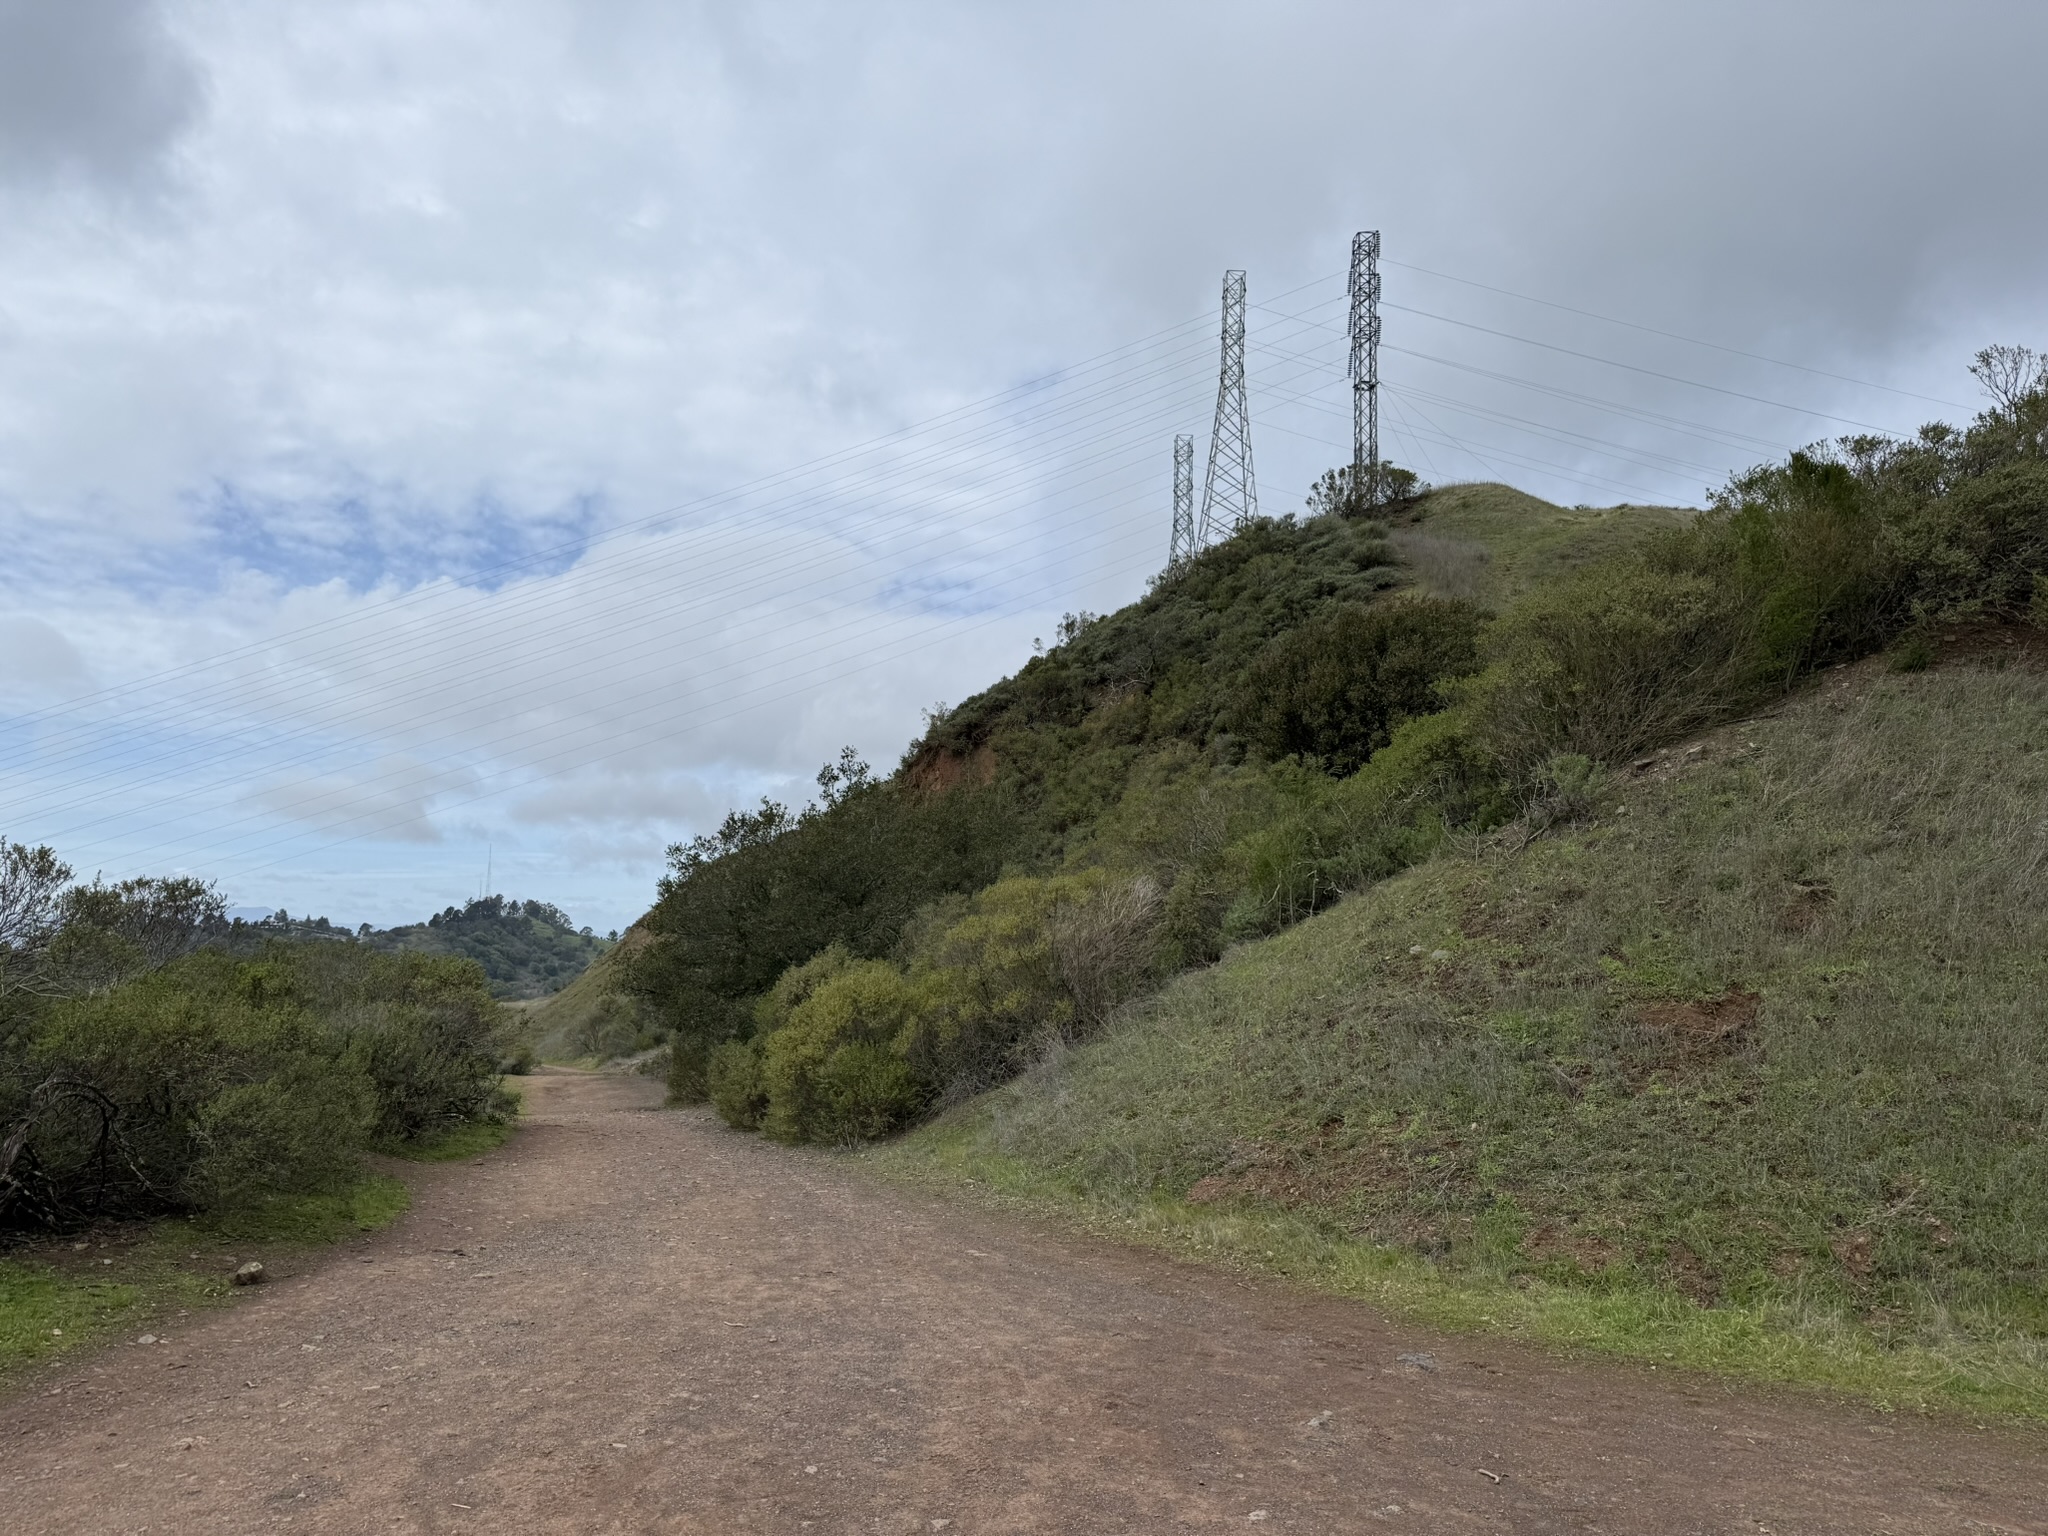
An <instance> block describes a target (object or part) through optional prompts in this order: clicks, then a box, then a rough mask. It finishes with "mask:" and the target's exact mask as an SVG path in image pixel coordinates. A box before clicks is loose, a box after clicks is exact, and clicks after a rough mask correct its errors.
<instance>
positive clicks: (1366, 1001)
mask: <svg viewBox="0 0 2048 1536" xmlns="http://www.w3.org/2000/svg"><path fill="white" fill-rule="evenodd" d="M1623 779H1624V782H1622V783H1619V784H1614V785H1610V786H1609V787H1608V788H1607V789H1606V790H1604V791H1603V792H1602V794H1601V795H1600V796H1599V800H1598V805H1597V808H1596V809H1595V811H1594V812H1593V815H1592V818H1591V820H1590V821H1589V822H1588V823H1587V824H1584V825H1579V826H1574V827H1565V828H1558V829H1554V830H1553V831H1552V832H1551V833H1549V834H1548V835H1546V836H1544V837H1542V838H1540V839H1537V840H1535V841H1533V842H1530V841H1526V840H1525V837H1526V834H1523V833H1516V832H1510V833H1509V834H1505V835H1500V836H1496V837H1493V838H1490V839H1487V840H1485V841H1483V842H1479V843H1475V844H1471V845H1468V846H1464V847H1460V848H1458V849H1456V850H1455V851H1453V852H1452V853H1449V854H1447V855H1444V856H1440V857H1439V858H1437V859H1435V860H1433V861H1431V862H1430V863H1428V864H1426V865H1423V866H1420V867H1418V868H1416V869H1414V870H1411V871H1409V872H1408V873H1407V874H1405V875H1402V876H1399V877H1397V878H1395V879H1393V880H1391V881H1388V882H1386V883H1385V884H1383V885H1381V886H1379V887H1376V888H1374V889H1373V890H1371V891H1369V892H1366V893H1364V894H1362V895H1359V896H1356V897H1353V898H1351V899H1349V900H1347V901H1345V902H1343V903H1341V904H1339V905H1338V906H1337V907H1336V908H1334V909H1332V910H1330V911H1329V912H1326V913H1324V914H1323V915H1321V916H1319V917H1317V918H1314V919H1312V920H1310V921H1309V922H1306V923H1304V924H1302V925H1300V926H1299V927H1297V928H1294V929H1292V930H1290V931H1288V932H1286V933H1283V934H1280V935H1278V936H1276V937H1274V938H1272V939H1269V940H1265V941H1263V942H1260V943H1257V944H1251V945H1245V946H1242V947H1240V948H1239V949H1237V950H1235V951H1233V952H1232V953H1231V954H1230V955H1229V956H1227V957H1226V958H1225V960H1224V961H1223V962H1222V963H1221V964H1219V965H1217V966H1214V967H1212V968H1210V969H1208V970H1206V971H1202V972H1198V973H1194V974H1190V975H1187V976H1184V977H1182V978H1181V979H1180V980H1179V981H1177V982H1175V983H1174V984H1173V985H1171V986H1170V987H1169V988H1168V989H1167V990H1166V991H1165V992H1164V993H1162V994H1161V995H1160V996H1159V997H1158V998H1156V999H1154V1000H1153V1001H1152V1002H1151V1003H1150V1004H1149V1005H1148V1006H1146V1007H1144V1008H1142V1009H1140V1010H1138V1011H1137V1012H1136V1013H1135V1014H1133V1015H1132V1016H1130V1017H1128V1018H1127V1019H1126V1020H1125V1021H1124V1022H1122V1023H1121V1024H1120V1025H1119V1026H1117V1027H1116V1028H1115V1029H1113V1030H1112V1031H1111V1032H1110V1033H1109V1034H1107V1035H1106V1036H1104V1037H1103V1038H1101V1039H1099V1040H1097V1041H1096V1042H1094V1043H1092V1044H1090V1045H1087V1046H1085V1047H1083V1048H1080V1049H1078V1050H1074V1051H1070V1052H1067V1053H1065V1054H1064V1055H1062V1056H1060V1057H1058V1058H1057V1059H1054V1060H1049V1061H1048V1062H1047V1063H1046V1064H1045V1065H1043V1066H1042V1067H1040V1068H1039V1069H1037V1070H1036V1071H1034V1072H1032V1073H1030V1074H1028V1075H1027V1076H1026V1077H1025V1078H1023V1079H1021V1080H1019V1081H1018V1082H1016V1083H1013V1084H1012V1085H1010V1086H1009V1087H1007V1088H1004V1089H1001V1090H998V1091H997V1092H995V1093H993V1094H991V1095H988V1096H987V1097H986V1098H984V1099H983V1100H981V1101H979V1102H978V1103H977V1104H976V1105H975V1106H973V1107H972V1109H971V1111H970V1112H967V1113H963V1114H958V1115H955V1116H953V1117H949V1118H948V1119H946V1120H943V1121H941V1122H939V1123H938V1124H936V1125H934V1126H932V1127H929V1128H927V1129H925V1130H923V1131H920V1132H918V1133H915V1134H913V1135H912V1136H911V1137H909V1138H907V1139H906V1140H905V1141H903V1142H902V1143H899V1144H897V1145H895V1146H893V1147H891V1148H888V1149H886V1150H885V1151H883V1152H881V1153H879V1154H877V1165H878V1166H880V1167H883V1168H888V1169H895V1170H897V1171H900V1172H904V1173H907V1174H914V1175H918V1176H928V1177H937V1178H942V1179H946V1180H951V1181H956V1182H957V1181H958V1180H960V1179H973V1180H976V1181H978V1183H977V1187H980V1188H985V1189H986V1188H992V1189H997V1190H1002V1191H1008V1192H1009V1193H1010V1194H1013V1195H1015V1196H1016V1197H1017V1198H1021V1199H1026V1200H1027V1201H1032V1202H1038V1203H1040V1204H1049V1205H1050V1206H1053V1207H1058V1208H1061V1209H1065V1210H1068V1211H1069V1212H1074V1213H1081V1214H1084V1215H1086V1216H1087V1218H1088V1219H1090V1220H1096V1221H1100V1222H1103V1223H1106V1224H1108V1225H1110V1226H1113V1227H1116V1228H1117V1229H1119V1230H1124V1231H1127V1232H1130V1233H1132V1234H1136V1235H1141V1236H1144V1237H1146V1238H1148V1239H1149V1240H1155V1241H1159V1242H1162V1243H1166V1244H1168V1245H1170V1246H1173V1247H1175V1248H1178V1249H1182V1250H1186V1251H1193V1252H1213V1253H1216V1254H1219V1255H1227V1256H1230V1257H1232V1258H1233V1259H1236V1260H1240V1261H1246V1262H1253V1263H1258V1264H1264V1265H1269V1266H1271V1267H1274V1268H1277V1269H1280V1270H1283V1271H1285V1272H1287V1273H1290V1274H1296V1275H1299V1276H1300V1277H1301V1278H1303V1279H1306V1280H1309V1281H1311V1282H1313V1283H1317V1284H1323V1285H1327V1286H1330V1287H1332V1288H1335V1289H1338V1290H1341V1291H1344V1292H1346V1293H1348V1294H1356V1295H1362V1296H1367V1297H1370V1298H1372V1299H1374V1300H1375V1301H1378V1302H1380V1303H1381V1304H1384V1305H1387V1306H1390V1307H1393V1308H1395V1309H1397V1310H1400V1311H1403V1312H1406V1313H1408V1314H1410V1315H1413V1316H1417V1317H1421V1318H1424V1319H1426V1320H1429V1321H1432V1322H1437V1323H1441V1324H1445V1325H1447V1326H1455V1327H1474V1328H1482V1329H1490V1330H1497V1331H1500V1332H1504V1333H1511V1334H1517V1335H1520V1336H1525V1337H1528V1338H1531V1339H1534V1340H1538V1341H1541V1342H1545V1343H1550V1344H1556V1345H1563V1346H1569V1347H1572V1348H1575V1349H1585V1350H1591V1351H1598V1352H1609V1353H1618V1354H1624V1355H1631V1356H1635V1357H1639V1358H1645V1359H1648V1360H1650V1361H1652V1362H1653V1363H1654V1362H1662V1361H1670V1362H1672V1363H1674V1364H1681V1365H1688V1366H1700V1367H1705V1368H1710V1369H1716V1370H1723V1371H1730V1372H1734V1373H1737V1374H1740V1375H1745V1376H1752V1377H1758V1378H1765V1379H1771V1380H1784V1381H1806V1382H1812V1383H1818V1384H1822V1385H1826V1386H1829V1387H1832V1388H1835V1389H1839V1390H1842V1391H1847V1392H1852V1393H1855V1394H1857V1395H1859V1396H1863V1397H1866V1398H1869V1399H1872V1400H1874V1401H1879V1402H1885V1403H1891V1404H1896V1405H1901V1406H1915V1407H1925V1408H1942V1407H1947V1408H1954V1409H1959V1410H1965V1411H1968V1412H1972V1413H1979V1414H1999V1415H2011V1416H2019V1417H2026V1418H2035V1419H2048V1028H2044V1026H2043V1023H2042V1020H2041V1014H2040V1006H2039V1001H2038V1000H2039V999H2040V998H2041V997H2043V996H2048V823H2044V821H2043V813H2042V806H2043V805H2044V804H2048V678H2044V677H2043V675H2042V674H2040V673H2039V672H2034V671H2028V670H2023V669H2010V670H2003V671H2001V670H1994V669H1991V668H1988V667H1980V666H1947V667H1937V668H1935V669H1934V670H1931V671H1926V672H1920V673H1913V674H1903V675H1901V674H1890V673H1886V672H1885V671H1884V670H1883V669H1882V667H1881V665H1878V666H1872V667H1868V668H1863V669H1858V670H1857V671H1856V672H1854V673H1847V672H1844V673H1835V674H1830V675H1829V676H1827V677H1825V678H1824V679H1823V680H1822V681H1821V683H1820V684H1819V685H1818V686H1817V687H1816V688H1815V689H1814V690H1812V691H1810V692H1809V693H1808V694H1806V695H1805V696H1803V697H1801V698H1799V699H1796V700H1794V701H1791V702H1790V703H1788V704H1787V705H1786V706H1785V707H1784V708H1783V709H1782V710H1780V711H1778V712H1776V713H1775V715H1774V716H1773V717H1771V718H1766V719H1758V720H1753V721H1748V722H1743V723H1742V724H1741V725H1738V726H1736V727H1733V728H1731V729H1728V730H1725V731H1722V732H1719V733H1717V734H1716V735H1715V736H1714V737H1712V738H1711V739H1710V740H1709V741H1708V742H1707V743H1705V747H1704V750H1703V751H1702V752H1701V753H1700V754H1698V755H1697V756H1692V757H1688V756H1687V755H1686V754H1685V753H1684V752H1682V751H1681V752H1674V753H1672V754H1670V755H1669V756H1667V757H1666V758H1664V759H1662V760H1661V761H1660V762H1659V763H1658V764H1657V765H1656V766H1655V767H1653V768H1651V769H1649V770H1646V771H1645V772H1643V773H1642V774H1641V775H1640V776H1630V775H1626V774H1625V775H1624V776H1623ZM1191 1192H1192V1193H1193V1194H1195V1195H1196V1196H1197V1199H1196V1200H1195V1201H1193V1202H1191V1201H1190V1200H1189V1199H1188V1196H1189V1195H1190V1193H1191Z"/></svg>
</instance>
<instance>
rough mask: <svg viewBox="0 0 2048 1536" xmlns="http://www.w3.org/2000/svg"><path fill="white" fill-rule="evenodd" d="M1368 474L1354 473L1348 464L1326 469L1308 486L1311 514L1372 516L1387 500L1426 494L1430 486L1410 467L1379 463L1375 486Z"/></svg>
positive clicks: (1395, 500)
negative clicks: (1370, 481) (1356, 474)
mask: <svg viewBox="0 0 2048 1536" xmlns="http://www.w3.org/2000/svg"><path fill="white" fill-rule="evenodd" d="M1369 479H1370V477H1368V476H1354V475H1353V473H1352V467H1351V466H1350V465H1349V464H1343V465H1339V466H1338V467H1337V468H1336V469H1326V470H1324V471H1323V473H1322V474H1321V475H1319V476H1318V477H1317V478H1316V483H1315V484H1314V485H1312V486H1310V487H1309V492H1308V515H1309V516H1310V517H1332V516H1334V517H1374V516H1379V515H1382V514H1383V513H1384V512H1385V511H1386V509H1387V504H1388V503H1390V502H1404V501H1409V500H1412V499H1413V498H1414V497H1417V496H1423V495H1427V494H1428V492H1429V486H1428V485H1426V484H1425V483H1424V482H1423V479H1422V477H1421V476H1420V475H1418V474H1416V473H1415V471H1414V470H1412V469H1402V468H1401V467H1400V466H1399V465H1395V464H1387V463H1382V464H1381V465H1380V466H1379V483H1378V486H1377V488H1375V487H1374V486H1373V485H1371V484H1370V483H1368V482H1369Z"/></svg>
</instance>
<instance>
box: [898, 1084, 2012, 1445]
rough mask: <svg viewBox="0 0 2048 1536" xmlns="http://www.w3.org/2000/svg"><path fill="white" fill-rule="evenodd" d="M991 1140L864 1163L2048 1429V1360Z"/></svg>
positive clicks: (1276, 1262) (1872, 1397) (1571, 1329)
mask: <svg viewBox="0 0 2048 1536" xmlns="http://www.w3.org/2000/svg"><path fill="white" fill-rule="evenodd" d="M989 1129H990V1128H989V1126H988V1123H987V1110H986V1109H985V1108H984V1107H970V1108H968V1109H966V1110H964V1111H957V1112H955V1113H954V1114H953V1115H951V1116H948V1117H946V1118H945V1119H943V1120H941V1121H939V1122H936V1123H935V1124H933V1125H931V1126H928V1127H926V1128H925V1129H924V1130H922V1131H919V1132H918V1133H916V1134H915V1135H913V1136H911V1137H908V1138H906V1139H904V1140H903V1141H900V1142H896V1143H891V1144H889V1145H885V1146H881V1147H877V1148H874V1149H871V1150H870V1151H868V1152H866V1153H865V1154H863V1161H864V1162H865V1163H867V1165H868V1166H869V1167H870V1168H871V1169H872V1170H873V1171H875V1172H876V1173H878V1174H880V1175H881V1176H882V1177H884V1178H888V1179H891V1180H894V1181H899V1182H905V1183H912V1184H917V1185H921V1186H924V1187H927V1188H937V1189H940V1190H943V1191H946V1192H948V1193H953V1194H957V1195H964V1196H966V1197H968V1198H971V1199H975V1200H977V1201H979V1202H981V1203H983V1204H988V1205H993V1206H996V1207H999V1208H1002V1209H1007V1210H1011V1211H1017V1212H1021V1213H1026V1214H1030V1215H1034V1216H1039V1217H1050V1218H1052V1219H1055V1220H1059V1221H1064V1222H1067V1223H1071V1224H1073V1225H1076V1226H1079V1227H1081V1228H1083V1229H1084V1230H1087V1231H1089V1232H1092V1233H1094V1234H1096V1235H1098V1236H1102V1237H1107V1238H1111V1239H1114V1240H1117V1241H1122V1242H1129V1243H1134V1244H1138V1245H1141V1246H1144V1247H1149V1248H1154V1249H1159V1250H1162V1251H1164V1252H1168V1253H1171V1254H1174V1255H1175V1256H1176V1257H1179V1258H1183V1259H1188V1260H1192V1261H1194V1262H1198V1263H1207V1264H1217V1265H1222V1266H1227V1267H1230V1268H1235V1269H1239V1270H1242V1271H1246V1272H1260V1273H1265V1274H1270V1275H1276V1276H1280V1277H1284V1278H1286V1279H1288V1280H1292V1281H1295V1282H1297V1283H1299V1284H1303V1285H1308V1286H1312V1287H1314V1288H1316V1289H1319V1290H1324V1291H1329V1292H1332V1293H1334V1294H1337V1295H1341V1296H1349V1297H1354V1298H1356V1299H1358V1300H1361V1301H1365V1302H1368V1303H1370V1304H1372V1305H1374V1306H1377V1307H1380V1308H1382V1309H1384V1310H1385V1311H1387V1312H1390V1313H1393V1314H1396V1315H1399V1316H1402V1317H1405V1318H1408V1319H1410V1320H1412V1321H1415V1322H1419V1323H1425V1324H1430V1325H1432V1326H1435V1327H1439V1328H1443V1329H1446V1330H1449V1331H1454V1332H1467V1333H1485V1334H1492V1335H1497V1336H1500V1337H1505V1338H1513V1339H1517V1340H1521V1341H1523V1342H1526V1343H1531V1344H1536V1345H1540V1346H1544V1347H1548V1348H1552V1349H1557V1350H1560V1351H1564V1352H1568V1353H1574V1354H1590V1355H1609V1356H1617V1357H1621V1358H1625V1359H1630V1360H1635V1361H1640V1362H1644V1363H1647V1364H1649V1365H1652V1366H1655V1367H1659V1368H1662V1369H1667V1370H1681V1371H1710V1372H1715V1373H1719V1374H1723V1375H1732V1376H1737V1377H1742V1378H1746V1379H1749V1380H1753V1381H1760V1382H1771V1383H1777V1384H1786V1385H1795V1386H1801V1387H1814V1388H1820V1389H1823V1390H1827V1391H1830V1392H1834V1393H1837V1394H1840V1395H1843V1396H1848V1397H1853V1398H1857V1399H1860V1400H1862V1401H1864V1402H1867V1403H1870V1404H1872V1405H1875V1406H1878V1407H1881V1408H1884V1409H1887V1410H1915V1411H1923V1412H1937V1413H1961V1414H1967V1415H1968V1416H1970V1417H1972V1418H1974V1419H1976V1420H1978V1421H1980V1422H1981V1421H1984V1420H1988V1419H2012V1420H2020V1421H2033V1422H2040V1421H2048V1360H2044V1359H2043V1358H2042V1355H2041V1352H2040V1351H2039V1350H2038V1349H2034V1350H2026V1349H2021V1350H2017V1351H2015V1350H2014V1349H2012V1348H2011V1347H2009V1346H2008V1347H2001V1345H2000V1344H1999V1343H1997V1342H1992V1343H1988V1344H1987V1343H1984V1342H1982V1341H1977V1340H1970V1339H1964V1338H1957V1339H1954V1340H1951V1341H1947V1342H1945V1343H1942V1344H1938V1345H1928V1344H1910V1343H1909V1344H1905V1345H1896V1346H1887V1345H1886V1344H1884V1343H1882V1342H1881V1341H1879V1340H1878V1339H1877V1338H1876V1337H1875V1336H1874V1335H1873V1334H1872V1333H1871V1332H1870V1331H1869V1330H1867V1329H1864V1328H1860V1327H1858V1326H1857V1325H1856V1324H1855V1322H1854V1320H1853V1319H1851V1318H1847V1317H1843V1316H1841V1315H1839V1314H1833V1315H1830V1314H1816V1313H1813V1312H1811V1311H1808V1310H1804V1309H1801V1308H1799V1307H1797V1306H1796V1305H1760V1304H1753V1305H1747V1306H1730V1307H1715V1308H1701V1307H1698V1306H1695V1305H1694V1304H1693V1303H1692V1302H1691V1301H1689V1300H1688V1299H1687V1298H1685V1297H1684V1296H1682V1295H1680V1294H1678V1293H1677V1292H1674V1291H1671V1290H1668V1289H1661V1288H1658V1287H1655V1286H1646V1285H1630V1284H1626V1283H1617V1284H1615V1285H1613V1286H1611V1287H1608V1288H1604V1289H1600V1290H1592V1289H1588V1288H1585V1287H1583V1286H1573V1285H1557V1284H1552V1283H1549V1282H1545V1281H1541V1280H1523V1281H1521V1282H1520V1283H1504V1282H1503V1280H1502V1278H1501V1277H1499V1276H1497V1275H1486V1274H1474V1273H1470V1272H1463V1273H1460V1272H1452V1271H1447V1270H1445V1269H1443V1268H1441V1267H1439V1266H1438V1265H1435V1264H1431V1263H1429V1262H1427V1261H1425V1260H1423V1259H1420V1258H1418V1257H1417V1256H1416V1255H1415V1254H1413V1253H1411V1252H1407V1251H1404V1250H1402V1249H1399V1248H1394V1247H1390V1246H1387V1245H1384V1244H1376V1243H1372V1242H1368V1241H1361V1240H1359V1239H1357V1238H1355V1237H1351V1236H1348V1235H1346V1234H1345V1233H1343V1232H1342V1231H1340V1230H1337V1229H1335V1228H1334V1227H1333V1226H1332V1225H1331V1224H1330V1223H1328V1222H1326V1221H1321V1220H1318V1219H1316V1217H1315V1216H1314V1215H1312V1214H1304V1213H1298V1212H1288V1211H1284V1210H1280V1209H1277V1208H1275V1207H1273V1206H1270V1205H1260V1204H1241V1205H1237V1206H1235V1207H1233V1208H1230V1209H1224V1210H1219V1209H1216V1208H1214V1207H1211V1206H1206V1205H1203V1206H1196V1205H1190V1204H1189V1203H1187V1202H1186V1201H1185V1200H1181V1199H1176V1198H1174V1197H1173V1196H1172V1195H1169V1194H1165V1193H1153V1194H1150V1195H1138V1194H1133V1193H1128V1192H1119V1191H1116V1190H1113V1189H1107V1188H1101V1187H1091V1186H1088V1185H1086V1184H1083V1183H1079V1182H1076V1181H1074V1180H1072V1179H1070V1178H1068V1177H1065V1176H1062V1175H1061V1174H1059V1173H1057V1172H1055V1171H1053V1170H1051V1169H1047V1168H1044V1167H1040V1166H1035V1165H1033V1164H1031V1163H1029V1162H1027V1161H1025V1160H1024V1159H1021V1158H1016V1157H1009V1156H1005V1155H1003V1154H1002V1153H1000V1152H996V1151H994V1150H993V1149H992V1147H991V1141H990V1135H989Z"/></svg>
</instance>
